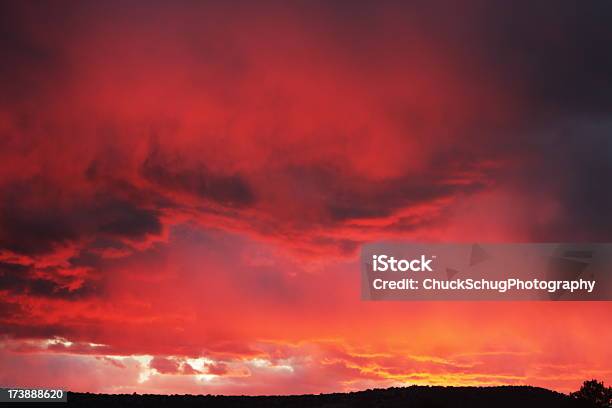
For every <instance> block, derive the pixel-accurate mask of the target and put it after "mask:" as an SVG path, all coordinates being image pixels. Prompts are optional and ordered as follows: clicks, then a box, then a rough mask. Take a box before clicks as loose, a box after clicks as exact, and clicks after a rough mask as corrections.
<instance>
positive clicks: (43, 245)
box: [0, 178, 162, 254]
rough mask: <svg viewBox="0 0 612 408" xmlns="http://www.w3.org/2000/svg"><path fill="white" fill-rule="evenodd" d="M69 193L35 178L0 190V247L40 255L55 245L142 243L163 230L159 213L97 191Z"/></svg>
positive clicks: (49, 182) (46, 181) (14, 183)
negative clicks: (106, 240)
mask: <svg viewBox="0 0 612 408" xmlns="http://www.w3.org/2000/svg"><path fill="white" fill-rule="evenodd" d="M66 196H67V193H66V192H64V191H63V189H62V188H61V187H59V186H56V185H54V184H53V183H52V182H51V181H48V180H45V179H43V178H36V179H33V180H28V181H25V182H13V183H9V184H7V185H5V186H1V187H0V198H1V199H2V202H1V203H0V247H2V248H5V249H9V250H11V251H13V252H17V253H23V254H41V253H46V252H50V251H52V250H53V249H54V248H55V247H56V246H57V245H61V244H67V243H70V242H74V241H78V240H81V239H88V238H92V237H104V236H110V237H116V238H127V239H142V238H144V237H145V236H147V235H149V234H159V233H160V232H161V228H162V226H161V222H160V220H159V214H158V212H157V210H150V209H145V208H140V207H138V206H137V204H135V203H132V202H129V201H126V200H124V199H122V198H116V197H113V196H112V193H109V194H103V193H102V192H100V193H97V194H96V195H94V196H93V197H87V196H81V195H75V196H74V197H73V198H72V197H70V198H72V199H70V200H67V199H66Z"/></svg>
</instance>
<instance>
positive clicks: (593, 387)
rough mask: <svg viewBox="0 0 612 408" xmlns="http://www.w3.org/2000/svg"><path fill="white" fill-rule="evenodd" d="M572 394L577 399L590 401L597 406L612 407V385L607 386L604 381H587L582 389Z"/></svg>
mask: <svg viewBox="0 0 612 408" xmlns="http://www.w3.org/2000/svg"><path fill="white" fill-rule="evenodd" d="M570 395H571V396H572V397H574V398H576V399H580V400H585V401H588V402H590V403H592V404H593V405H595V406H596V407H603V408H609V407H612V387H606V386H605V385H604V383H603V381H602V382H599V381H597V380H595V379H593V380H589V381H585V382H584V383H583V384H582V387H580V390H578V391H576V392H572V393H571V394H570Z"/></svg>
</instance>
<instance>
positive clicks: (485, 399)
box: [54, 386, 590, 408]
mask: <svg viewBox="0 0 612 408" xmlns="http://www.w3.org/2000/svg"><path fill="white" fill-rule="evenodd" d="M54 406H56V407H57V405H56V404H55V405H54ZM68 406H73V407H94V408H95V407H105V408H106V407H207V408H208V407H212V408H215V407H219V408H225V407H236V408H239V407H245V408H246V407H261V408H264V407H266V408H267V407H296V408H301V407H322V408H323V407H325V408H343V407H364V408H365V407H368V408H369V407H390V408H391V407H393V408H394V407H402V408H412V407H414V408H421V407H423V408H445V407H449V408H450V407H452V408H468V407H469V408H480V407H483V408H484V407H486V408H506V407H508V408H510V407H512V408H516V407H519V408H529V407H550V408H553V407H554V408H559V407H561V408H562V407H585V408H586V407H590V405H588V404H585V403H584V402H580V401H577V400H575V399H572V398H571V397H569V396H567V395H565V394H561V393H558V392H555V391H551V390H547V389H544V388H537V387H530V386H503V387H438V386H436V387H427V386H410V387H402V388H388V389H374V390H366V391H358V392H349V393H334V394H320V395H292V396H215V395H153V394H145V395H139V394H120V395H108V394H90V393H72V392H70V393H69V394H68Z"/></svg>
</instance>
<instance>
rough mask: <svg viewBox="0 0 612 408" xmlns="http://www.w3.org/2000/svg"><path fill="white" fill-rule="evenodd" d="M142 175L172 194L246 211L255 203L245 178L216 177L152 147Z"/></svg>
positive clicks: (222, 175) (237, 176)
mask: <svg viewBox="0 0 612 408" xmlns="http://www.w3.org/2000/svg"><path fill="white" fill-rule="evenodd" d="M142 174H143V176H144V177H145V178H146V179H147V180H149V181H150V182H152V183H155V184H158V185H160V186H162V187H164V188H166V189H169V190H171V191H178V192H183V193H187V194H192V195H194V196H197V197H199V198H202V199H205V200H211V201H213V202H215V203H218V204H222V205H225V206H235V207H245V206H250V205H253V204H254V203H255V194H254V192H253V190H252V189H251V186H250V185H249V183H248V182H247V181H246V179H245V178H244V177H242V176H240V175H237V174H217V173H215V172H213V171H211V170H210V169H208V168H207V166H206V165H205V164H204V163H196V164H192V165H190V164H187V163H186V162H185V160H184V158H182V157H181V156H180V155H171V154H168V153H164V152H162V151H161V150H160V149H159V147H157V146H155V145H153V147H152V149H151V151H150V153H149V155H148V156H147V158H146V160H145V161H144V163H143V165H142Z"/></svg>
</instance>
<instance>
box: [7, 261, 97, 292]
mask: <svg viewBox="0 0 612 408" xmlns="http://www.w3.org/2000/svg"><path fill="white" fill-rule="evenodd" d="M64 280H66V279H65V278H64ZM69 283H70V281H66V282H61V281H57V280H54V279H51V278H41V277H37V276H36V274H35V270H34V269H33V268H32V267H29V266H24V265H18V264H11V263H6V262H0V290H5V291H8V293H9V294H18V295H23V294H25V295H30V296H34V297H43V298H51V299H63V300H79V299H83V298H87V297H91V296H95V295H99V294H100V293H101V287H100V283H96V282H94V281H91V280H89V281H86V282H84V283H82V284H81V285H80V286H79V287H77V288H74V289H72V288H70V287H69V286H68V284H69Z"/></svg>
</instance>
